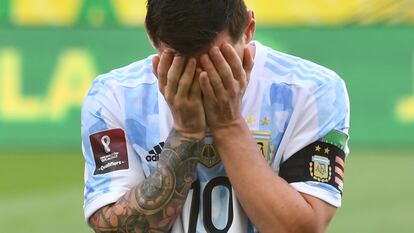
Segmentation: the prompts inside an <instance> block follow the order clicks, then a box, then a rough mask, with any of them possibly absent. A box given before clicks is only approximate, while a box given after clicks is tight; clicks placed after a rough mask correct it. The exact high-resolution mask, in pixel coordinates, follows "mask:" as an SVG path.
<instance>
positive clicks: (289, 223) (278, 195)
mask: <svg viewBox="0 0 414 233" xmlns="http://www.w3.org/2000/svg"><path fill="white" fill-rule="evenodd" d="M213 135H214V141H215V147H216V149H217V150H218V153H219V154H220V156H221V158H222V161H223V163H224V166H225V169H226V172H227V175H228V176H229V178H230V181H231V183H232V186H233V188H234V190H235V192H236V194H237V198H238V200H239V201H240V203H241V205H242V206H243V209H244V210H245V211H246V213H247V215H248V216H249V218H250V219H251V221H252V222H253V224H254V225H255V226H256V227H257V228H258V229H259V231H260V232H274V231H275V229H277V230H278V232H317V231H318V230H317V229H316V228H317V225H316V224H315V222H314V217H315V216H314V215H313V209H312V206H311V205H310V204H309V203H308V202H307V201H306V200H305V199H304V198H303V197H302V195H300V194H299V193H298V192H297V191H296V190H295V189H293V188H292V187H291V186H290V185H289V184H288V183H287V182H286V181H285V180H283V179H282V178H280V177H279V176H277V175H276V174H275V173H274V171H273V170H272V169H271V168H270V167H269V165H268V164H267V162H266V161H265V160H264V159H263V156H262V155H261V154H260V152H259V150H258V147H257V145H256V142H255V141H254V139H253V138H252V136H251V134H250V131H249V129H248V127H247V125H245V123H244V122H240V123H237V124H234V125H232V126H230V127H228V128H226V129H224V130H220V131H216V132H213ZM252 190H254V191H252ZM305 230H306V231H305Z"/></svg>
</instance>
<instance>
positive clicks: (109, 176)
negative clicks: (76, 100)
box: [81, 77, 144, 220]
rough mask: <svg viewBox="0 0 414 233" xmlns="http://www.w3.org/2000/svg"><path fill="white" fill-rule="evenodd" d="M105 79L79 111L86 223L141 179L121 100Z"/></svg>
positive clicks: (97, 82) (96, 86)
mask: <svg viewBox="0 0 414 233" xmlns="http://www.w3.org/2000/svg"><path fill="white" fill-rule="evenodd" d="M107 78H108V77H98V78H97V79H96V81H95V82H94V83H93V85H92V87H91V89H90V91H89V93H88V94H87V96H86V98H85V100H84V104H83V107H82V117H81V118H82V119H81V133H82V151H83V155H84V158H85V176H84V177H85V191H84V213H85V218H86V220H88V219H89V217H90V216H91V215H92V214H93V213H94V212H95V211H97V210H98V209H100V208H101V207H104V206H106V205H108V204H111V203H114V202H116V201H118V199H119V198H120V197H121V196H123V195H124V194H125V193H126V192H127V191H128V190H129V189H130V188H131V187H133V186H135V185H137V184H138V183H139V182H140V181H142V180H143V179H144V174H143V171H142V168H141V166H140V165H139V164H140V163H139V161H138V159H137V158H138V156H137V154H136V152H135V151H134V150H133V148H132V146H131V145H130V143H129V142H128V137H127V135H126V133H125V130H124V124H123V120H122V119H123V110H122V108H121V105H120V103H122V99H119V98H118V96H117V94H116V90H115V88H116V87H114V85H110V84H108V83H109V82H106V79H107Z"/></svg>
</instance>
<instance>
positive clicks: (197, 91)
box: [190, 68, 202, 99]
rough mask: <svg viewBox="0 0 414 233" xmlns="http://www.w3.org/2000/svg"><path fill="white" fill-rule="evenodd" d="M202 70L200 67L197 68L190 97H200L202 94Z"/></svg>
mask: <svg viewBox="0 0 414 233" xmlns="http://www.w3.org/2000/svg"><path fill="white" fill-rule="evenodd" d="M201 72H202V70H201V69H200V68H197V69H196V72H195V75H194V80H193V84H192V85H191V91H190V99H192V98H199V97H200V96H201V88H200V74H201Z"/></svg>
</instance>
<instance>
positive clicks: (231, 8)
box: [145, 0, 247, 56]
mask: <svg viewBox="0 0 414 233" xmlns="http://www.w3.org/2000/svg"><path fill="white" fill-rule="evenodd" d="M145 21H146V27H147V30H148V34H149V36H150V37H151V39H152V40H153V41H154V43H155V46H157V47H158V46H159V44H160V42H163V43H165V44H167V45H168V46H169V47H171V48H173V49H175V50H177V51H178V52H179V53H181V54H183V55H186V56H187V55H194V54H196V53H198V52H200V51H201V50H203V49H205V48H208V47H209V45H210V44H211V43H212V42H213V41H214V40H215V39H216V37H217V35H218V34H219V33H220V32H223V31H224V30H228V32H229V34H230V36H231V38H232V40H233V42H236V41H238V40H239V39H240V37H241V36H242V34H243V31H244V28H245V26H246V23H247V9H246V5H245V3H244V0H148V3H147V16H146V19H145Z"/></svg>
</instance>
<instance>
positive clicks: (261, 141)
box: [251, 131, 275, 165]
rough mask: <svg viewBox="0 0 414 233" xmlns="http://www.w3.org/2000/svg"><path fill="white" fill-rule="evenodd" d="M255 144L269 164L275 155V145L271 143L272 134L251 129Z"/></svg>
mask: <svg viewBox="0 0 414 233" xmlns="http://www.w3.org/2000/svg"><path fill="white" fill-rule="evenodd" d="M251 133H252V135H253V137H254V139H255V140H256V143H257V146H258V147H259V150H260V152H261V153H262V155H263V157H264V158H265V159H266V161H267V163H268V164H269V165H271V164H272V161H273V158H274V157H275V146H274V145H271V144H270V142H271V141H272V135H271V134H270V132H267V131H251Z"/></svg>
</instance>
